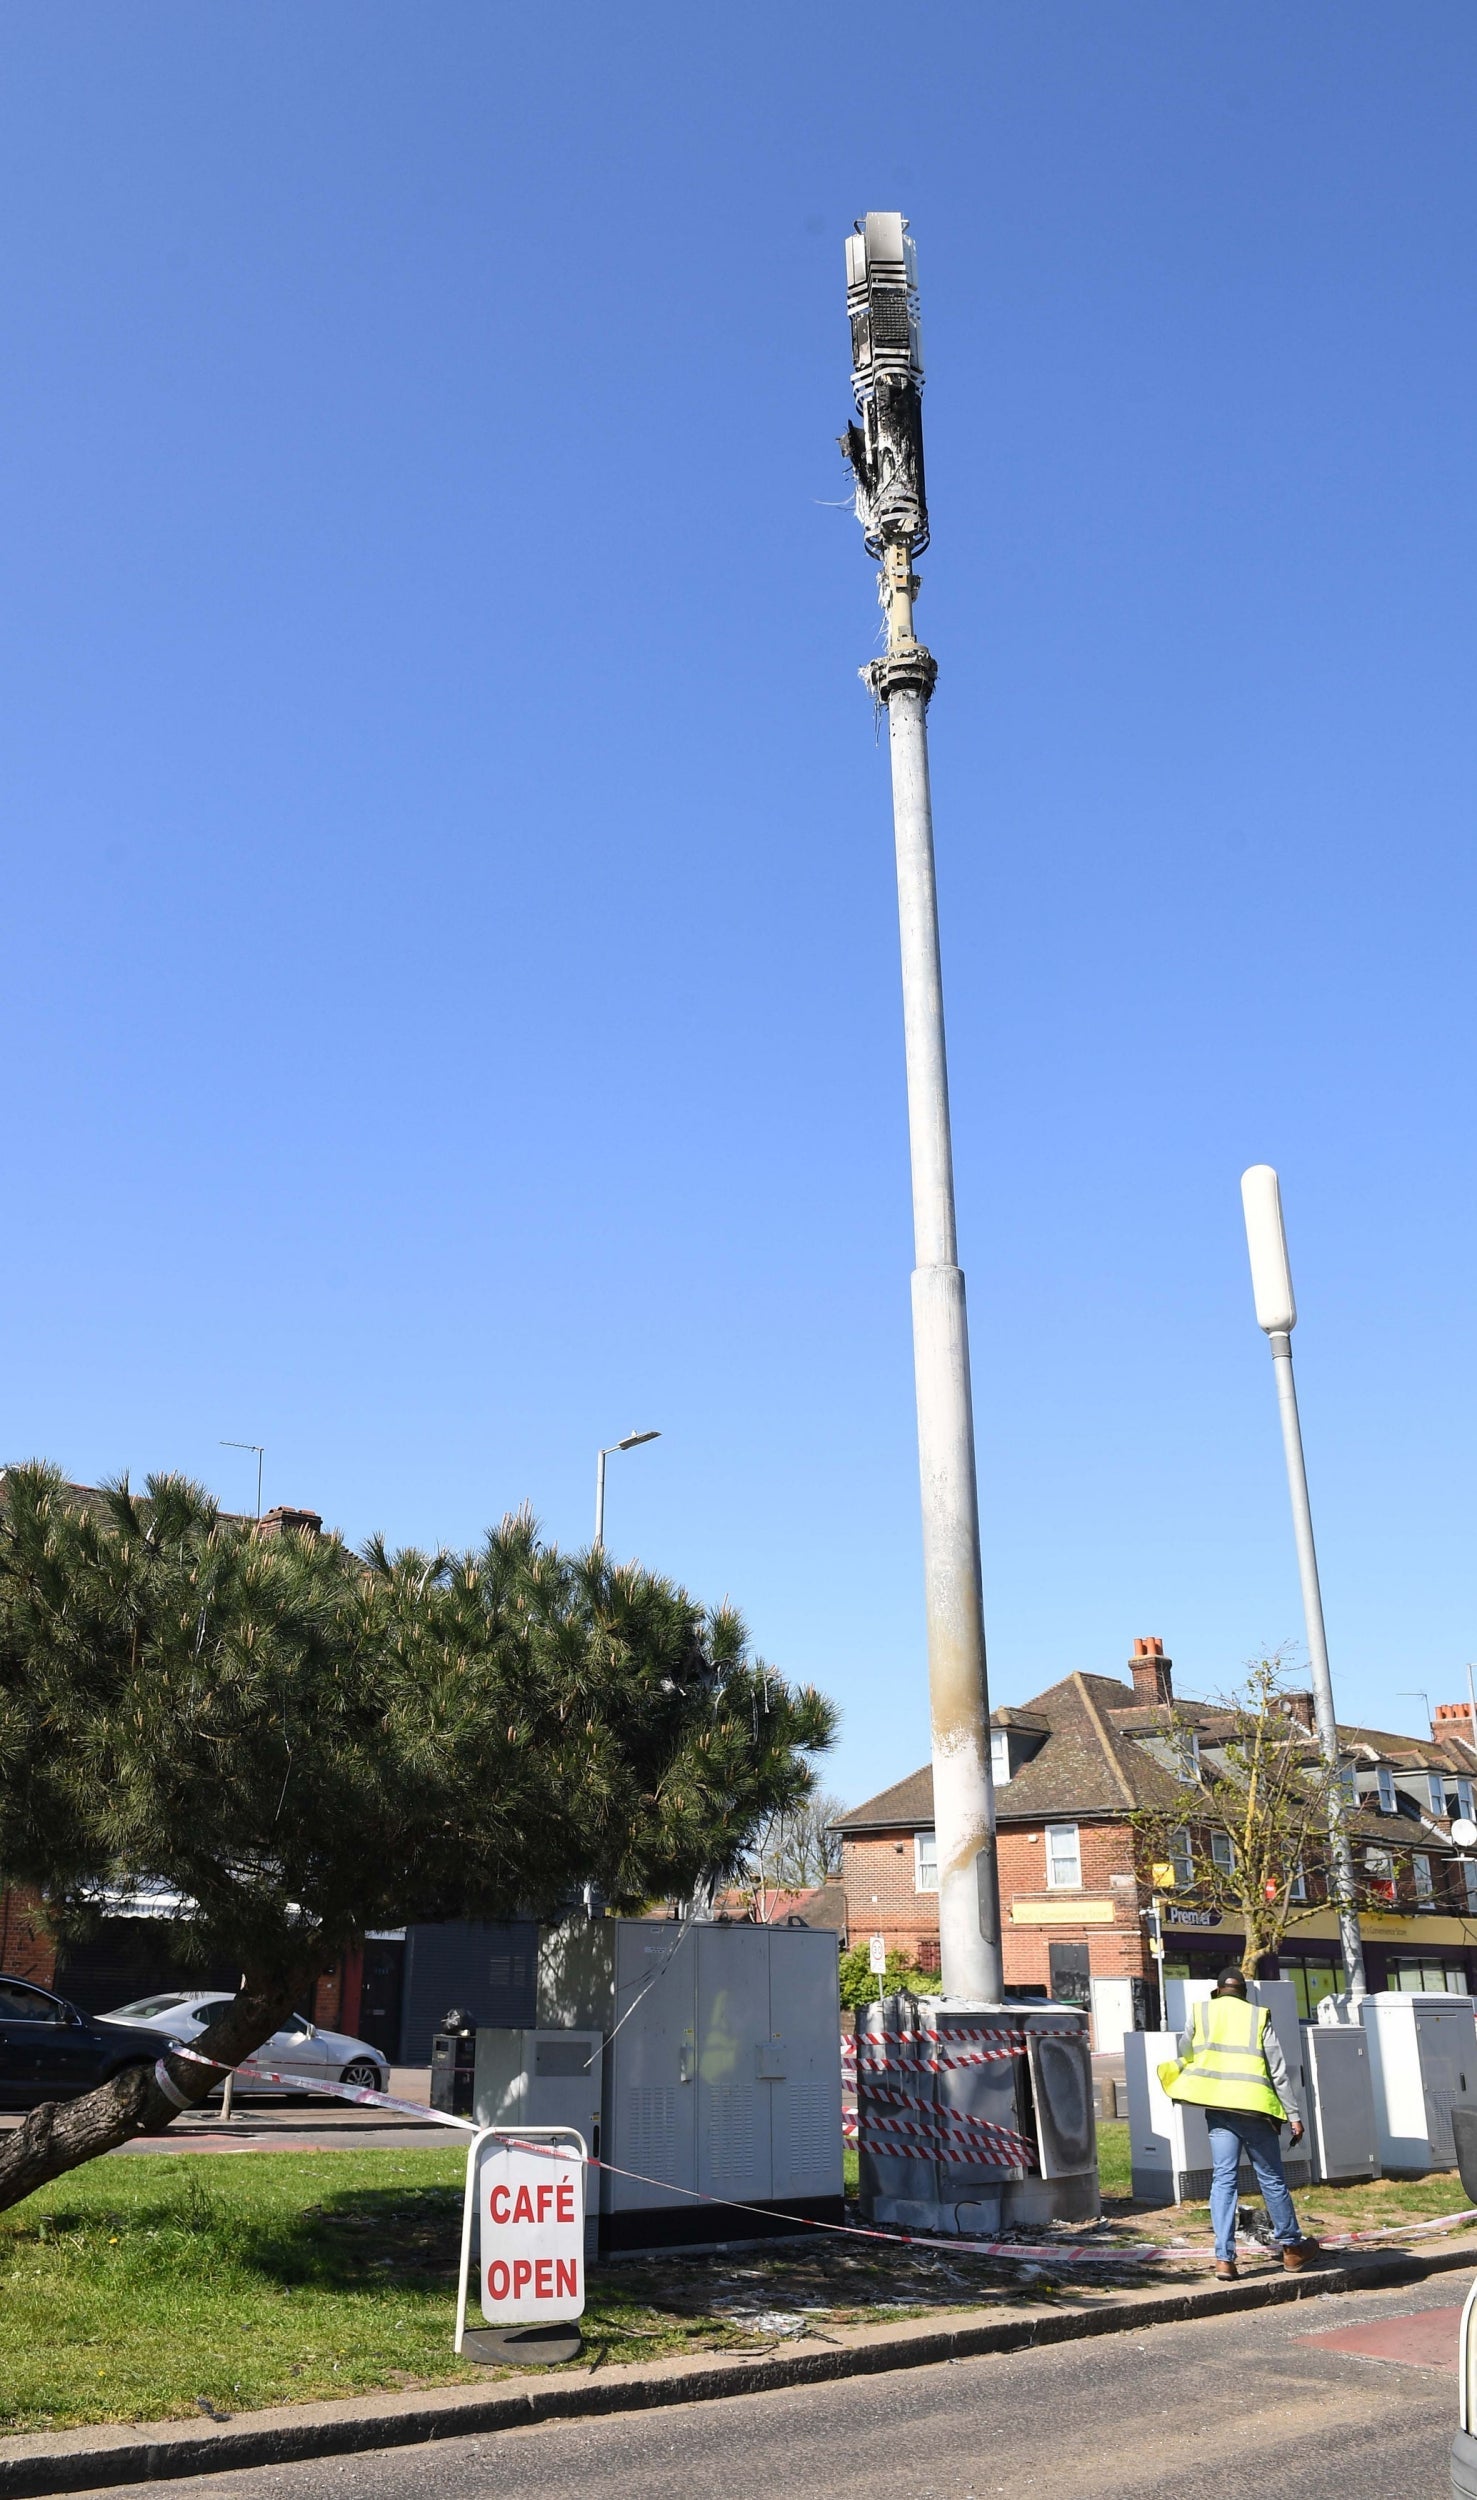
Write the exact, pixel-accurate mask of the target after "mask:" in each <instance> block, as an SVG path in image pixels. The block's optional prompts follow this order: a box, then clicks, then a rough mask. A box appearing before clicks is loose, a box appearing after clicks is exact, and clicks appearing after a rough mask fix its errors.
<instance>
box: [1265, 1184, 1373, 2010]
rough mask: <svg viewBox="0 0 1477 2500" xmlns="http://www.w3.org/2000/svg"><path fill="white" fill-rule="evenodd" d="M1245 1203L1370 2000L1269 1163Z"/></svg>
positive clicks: (1288, 1273) (1355, 1969) (1349, 1959)
mask: <svg viewBox="0 0 1477 2500" xmlns="http://www.w3.org/2000/svg"><path fill="white" fill-rule="evenodd" d="M1241 1204H1242V1208H1243V1210H1244V1212H1245V1216H1246V1246H1247V1249H1248V1251H1249V1252H1250V1254H1251V1289H1252V1295H1253V1298H1254V1300H1255V1302H1256V1317H1257V1326H1258V1327H1259V1328H1262V1329H1264V1330H1265V1331H1266V1335H1267V1341H1268V1343H1269V1345H1270V1346H1271V1349H1272V1372H1273V1377H1274V1379H1275V1380H1276V1383H1277V1412H1278V1415H1279V1417H1280V1418H1281V1423H1282V1448H1283V1452H1284V1455H1285V1456H1286V1459H1287V1490H1288V1493H1289V1495H1290V1496H1291V1499H1292V1533H1293V1539H1294V1542H1295V1543H1296V1546H1297V1558H1298V1577H1299V1579H1300V1580H1301V1582H1302V1586H1303V1621H1304V1624H1305V1625H1306V1627H1307V1636H1308V1663H1309V1665H1310V1666H1311V1668H1312V1670H1313V1716H1314V1720H1315V1722H1316V1725H1317V1729H1318V1750H1319V1752H1320V1753H1321V1755H1322V1757H1323V1761H1324V1764H1325V1767H1326V1769H1327V1772H1328V1783H1329V1802H1328V1857H1329V1871H1330V1873H1331V1875H1332V1878H1333V1882H1332V1885H1331V1887H1330V1889H1331V1890H1332V1893H1333V1897H1334V1900H1335V1903H1336V1904H1337V1908H1338V1918H1339V1937H1340V1941H1341V1942H1342V1945H1343V1952H1344V1970H1345V1973H1346V1975H1347V1978H1348V1983H1349V1994H1350V1995H1351V1996H1352V1997H1356V1998H1357V1997H1362V1996H1363V1995H1364V1994H1365V1993H1366V1984H1365V1978H1364V1946H1363V1943H1362V1940H1361V1938H1360V1934H1359V1910H1358V1904H1357V1901H1356V1898H1355V1890H1354V1860H1353V1855H1352V1852H1351V1851H1350V1848H1349V1832H1348V1826H1347V1824H1346V1822H1345V1820H1344V1806H1343V1797H1342V1794H1341V1790H1340V1763H1339V1733H1338V1723H1337V1721H1336V1719H1335V1717H1334V1709H1333V1678H1332V1676H1331V1675H1330V1673H1329V1667H1328V1641H1327V1638H1326V1637H1325V1634H1324V1629H1323V1592H1322V1590H1321V1589H1320V1587H1319V1585H1318V1553H1317V1548H1316V1547H1315V1545H1314V1543H1313V1512H1312V1507H1311V1505H1310V1503H1309V1500H1308V1470H1307V1467H1306V1465H1305V1463H1304V1459H1303V1433H1302V1425H1301V1423H1300V1422H1299V1420H1298V1398H1297V1383H1296V1382H1295V1381H1294V1379H1293V1376H1292V1332H1293V1330H1294V1328H1295V1327H1296V1326H1297V1304H1296V1302H1295V1301H1294V1300H1293V1293H1292V1270H1291V1268H1290V1267H1289V1265H1288V1262H1287V1235H1286V1232H1285V1231H1284V1229H1283V1223H1282V1195H1281V1192H1280V1190H1279V1189H1278V1186H1277V1175H1276V1173H1275V1172H1274V1171H1273V1169H1272V1166H1271V1165H1270V1163H1254V1164H1253V1165H1252V1167H1251V1169H1250V1171H1249V1172H1243V1173H1242V1175H1241Z"/></svg>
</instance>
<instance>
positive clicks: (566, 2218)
mask: <svg viewBox="0 0 1477 2500" xmlns="http://www.w3.org/2000/svg"><path fill="white" fill-rule="evenodd" d="M554 2214H555V2219H556V2221H559V2222H573V2220H574V2187H573V2184H572V2182H571V2181H570V2180H568V2179H561V2180H560V2182H559V2201H558V2203H557V2204H556V2206H555V2208H554Z"/></svg>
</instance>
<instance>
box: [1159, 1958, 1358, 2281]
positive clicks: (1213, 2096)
mask: <svg viewBox="0 0 1477 2500" xmlns="http://www.w3.org/2000/svg"><path fill="white" fill-rule="evenodd" d="M1178 2048H1179V2057H1178V2059H1175V2060H1170V2061H1168V2062H1167V2063H1166V2064H1164V2065H1163V2066H1161V2067H1160V2069H1159V2080H1160V2082H1161V2083H1162V2084H1163V2086H1164V2089H1165V2091H1166V2092H1167V2093H1168V2094H1169V2097H1170V2099H1171V2100H1173V2101H1194V2102H1196V2103H1197V2104H1198V2106H1199V2107H1200V2108H1201V2109H1203V2110H1204V2112H1205V2123H1206V2126H1207V2127H1208V2128H1209V2130H1210V2155H1211V2160H1212V2162H1213V2163H1214V2165H1215V2167H1214V2170H1213V2172H1212V2174H1211V2183H1210V2221H1211V2228H1212V2229H1213V2231H1214V2232H1215V2270H1216V2273H1217V2274H1218V2275H1219V2276H1220V2278H1221V2281H1222V2282H1223V2283H1234V2282H1235V2280H1236V2178H1237V2173H1238V2172H1239V2170H1240V2168H1241V2162H1242V2157H1243V2155H1244V2156H1245V2158H1246V2160H1247V2161H1249V2162H1250V2164H1251V2166H1252V2169H1253V2170H1254V2171H1255V2172H1256V2180H1257V2185H1258V2187H1259V2188H1260V2189H1261V2191H1262V2195H1263V2197H1264V2199H1265V2201H1266V2207H1267V2216H1268V2219H1269V2221H1270V2222H1271V2225H1272V2229H1273V2231H1274V2233H1275V2234H1276V2239H1277V2245H1278V2247H1279V2248H1280V2249H1281V2251H1282V2262H1283V2264H1284V2266H1286V2267H1287V2269H1288V2271H1289V2273H1292V2274H1295V2273H1297V2271H1298V2269H1299V2268H1300V2267H1302V2266H1305V2265H1307V2263H1308V2261H1309V2259H1310V2258H1312V2257H1316V2256H1317V2254H1318V2242H1317V2241H1316V2240H1308V2239H1304V2237H1303V2235H1302V2232H1301V2231H1300V2230H1299V2228H1298V2218H1297V2215H1296V2214H1295V2213H1294V2212H1293V2209H1292V2198H1291V2196H1290V2195H1289V2194H1288V2191H1287V2180H1286V2177H1285V2175H1284V2172H1283V2168H1282V2147H1281V2144H1280V2142H1279V2141H1278V2133H1277V2131H1278V2128H1279V2127H1280V2126H1281V2124H1282V2122H1283V2120H1284V2119H1289V2120H1290V2123H1291V2127H1292V2141H1293V2143H1294V2144H1296V2143H1297V2142H1298V2141H1299V2140H1300V2138H1301V2136H1302V2132H1303V2122H1302V2120H1301V2119H1300V2118H1293V2117H1292V2116H1291V2113H1290V2111H1289V2109H1288V2107H1287V2103H1288V2101H1289V2100H1290V2098H1291V2091H1290V2087H1289V2085H1288V2080H1287V2061H1286V2059H1285V2058H1284V2056H1283V2054H1282V2047H1281V2043H1280V2042H1279V2040H1278V2038H1277V2034H1276V2032H1275V2031H1274V2030H1273V2029H1272V2025H1271V2021H1270V2018H1269V2016H1268V2013H1267V2009H1266V2007H1265V2006H1264V2005H1249V2004H1248V2003H1247V1997H1246V1981H1245V1979H1244V1977H1243V1976H1242V1974H1241V1972H1240V1971H1239V1970H1223V1971H1222V1973H1221V1975H1220V1978H1219V1979H1218V1980H1217V1982H1216V1992H1215V1995H1214V1996H1213V1997H1211V1998H1210V1999H1209V2001H1208V2002H1207V2003H1205V2004H1203V2005H1197V2006H1196V2007H1195V2008H1194V2012H1193V2016H1192V2019H1191V2023H1190V2028H1189V2030H1188V2031H1182V2032H1181V2033H1180V2036H1179V2041H1178Z"/></svg>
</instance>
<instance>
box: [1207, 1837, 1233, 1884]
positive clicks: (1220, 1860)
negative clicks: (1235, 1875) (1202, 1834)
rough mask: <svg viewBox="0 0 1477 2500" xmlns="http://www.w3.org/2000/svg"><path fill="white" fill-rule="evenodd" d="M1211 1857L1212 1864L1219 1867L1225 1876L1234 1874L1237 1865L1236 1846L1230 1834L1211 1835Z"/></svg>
mask: <svg viewBox="0 0 1477 2500" xmlns="http://www.w3.org/2000/svg"><path fill="white" fill-rule="evenodd" d="M1210 1855H1211V1862H1212V1864H1213V1865H1215V1866H1218V1867H1219V1868H1220V1870H1221V1873H1222V1874H1223V1875H1229V1874H1231V1873H1232V1872H1233V1870H1234V1868H1235V1865H1236V1844H1235V1842H1234V1841H1233V1840H1232V1838H1231V1835H1230V1833H1229V1832H1212V1833H1211V1835H1210Z"/></svg>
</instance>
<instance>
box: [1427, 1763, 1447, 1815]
mask: <svg viewBox="0 0 1477 2500" xmlns="http://www.w3.org/2000/svg"><path fill="white" fill-rule="evenodd" d="M1426 1794H1427V1796H1428V1797H1429V1798H1430V1800H1431V1812H1432V1813H1433V1814H1436V1815H1442V1814H1444V1813H1445V1812H1446V1790H1445V1789H1444V1788H1443V1786H1442V1784H1441V1774H1440V1772H1439V1771H1428V1772H1427V1773H1426Z"/></svg>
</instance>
